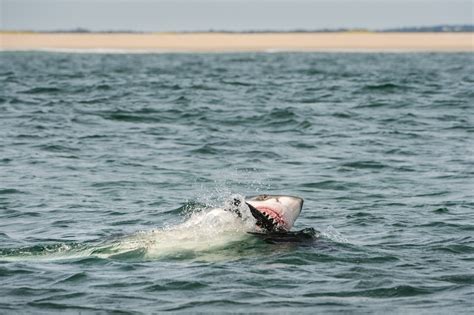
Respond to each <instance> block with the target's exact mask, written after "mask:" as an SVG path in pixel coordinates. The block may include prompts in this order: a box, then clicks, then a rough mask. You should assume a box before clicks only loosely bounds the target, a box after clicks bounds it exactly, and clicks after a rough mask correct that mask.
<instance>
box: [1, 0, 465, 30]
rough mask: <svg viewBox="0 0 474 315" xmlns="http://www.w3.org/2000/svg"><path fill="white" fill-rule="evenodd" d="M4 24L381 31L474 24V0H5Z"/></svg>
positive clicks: (24, 27) (30, 27) (12, 26)
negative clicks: (385, 29)
mask: <svg viewBox="0 0 474 315" xmlns="http://www.w3.org/2000/svg"><path fill="white" fill-rule="evenodd" d="M0 11H1V15H0V28H1V29H4V30H7V29H8V30H59V29H62V30H65V29H73V28H77V27H83V28H87V29H90V30H136V31H196V30H210V29H214V30H292V29H322V28H354V27H363V28H369V29H382V28H391V27H400V26H423V25H436V24H474V21H473V20H474V17H473V15H474V0H312V1H311V0H219V1H218V0H155V1H153V0H0Z"/></svg>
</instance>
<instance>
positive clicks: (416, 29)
mask: <svg viewBox="0 0 474 315" xmlns="http://www.w3.org/2000/svg"><path fill="white" fill-rule="evenodd" d="M0 31H1V32H28V33H105V34H114V33H120V34H146V33H154V32H152V31H150V32H148V31H132V30H101V31H97V30H89V29H86V28H82V27H78V28H75V29H69V30H53V31H31V30H0ZM341 32H375V33H470V32H474V24H470V25H469V24H466V25H434V26H411V27H399V28H389V29H379V30H373V29H366V28H338V29H315V30H310V29H293V30H242V31H229V30H215V29H210V30H196V31H178V32H159V33H230V34H232V33H244V34H253V33H341Z"/></svg>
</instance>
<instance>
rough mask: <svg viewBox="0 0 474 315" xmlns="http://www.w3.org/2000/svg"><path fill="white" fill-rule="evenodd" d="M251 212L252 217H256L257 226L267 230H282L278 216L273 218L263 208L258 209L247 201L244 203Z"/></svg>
mask: <svg viewBox="0 0 474 315" xmlns="http://www.w3.org/2000/svg"><path fill="white" fill-rule="evenodd" d="M246 204H247V206H248V207H249V209H250V212H251V213H252V215H253V217H254V218H255V219H257V226H259V227H260V228H262V229H265V230H267V231H281V230H284V228H283V225H282V223H281V222H280V220H279V218H275V217H274V216H273V215H272V214H271V213H268V212H266V211H265V210H258V209H257V208H255V207H253V206H252V205H250V204H249V203H246Z"/></svg>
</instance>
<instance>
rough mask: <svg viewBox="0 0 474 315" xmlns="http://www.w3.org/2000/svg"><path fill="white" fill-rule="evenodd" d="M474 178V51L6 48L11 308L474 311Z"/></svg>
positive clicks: (0, 97)
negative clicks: (264, 217)
mask: <svg viewBox="0 0 474 315" xmlns="http://www.w3.org/2000/svg"><path fill="white" fill-rule="evenodd" d="M473 178H474V54H472V53H465V54H456V53H447V54H438V53H400V54H388V53H347V54H346V53H239V54H126V53H121V54H118V53H117V54H114V53H97V54H87V53H53V52H2V53H0V313H2V314H17V313H31V314H38V313H64V312H68V313H79V312H81V313H85V314H87V313H125V314H128V313H131V314H149V313H154V312H156V313H158V312H162V311H175V312H179V311H183V312H202V313H207V312H218V313H227V312H231V313H275V312H276V313H298V314H299V313H308V314H310V313H311V314H314V313H364V314H366V313H382V312H389V313H413V314H420V313H426V314H432V313H443V314H448V313H451V314H462V313H465V314H467V313H470V312H472V310H473V308H474V302H473V300H474V268H473V266H474V179H473ZM259 193H271V194H288V195H297V196H301V197H303V198H304V199H305V203H304V207H303V211H302V213H301V215H300V217H299V218H298V220H297V221H296V224H295V226H294V227H293V230H294V231H300V230H304V231H311V229H314V230H315V231H316V232H314V235H313V234H311V233H309V234H311V235H308V237H304V238H301V239H299V238H298V239H276V240H272V239H270V240H269V239H266V238H262V237H257V236H255V235H251V234H249V233H247V231H248V229H249V226H248V224H249V222H246V223H244V222H241V221H239V220H236V219H235V218H234V217H232V218H229V217H227V216H215V215H211V212H212V211H210V210H209V208H211V207H218V206H221V205H222V204H224V203H226V202H228V200H229V198H231V196H235V195H238V196H245V195H255V194H259ZM250 223H251V222H250Z"/></svg>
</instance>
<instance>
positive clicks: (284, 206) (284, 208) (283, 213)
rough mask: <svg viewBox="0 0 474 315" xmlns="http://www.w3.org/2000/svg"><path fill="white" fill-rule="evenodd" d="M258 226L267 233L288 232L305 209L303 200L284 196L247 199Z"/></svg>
mask: <svg viewBox="0 0 474 315" xmlns="http://www.w3.org/2000/svg"><path fill="white" fill-rule="evenodd" d="M245 203H246V205H247V206H248V207H249V209H250V212H251V213H252V216H253V217H254V218H255V219H256V220H257V223H256V224H257V226H258V227H260V228H261V229H263V230H265V231H266V232H288V231H290V229H291V228H292V227H293V224H294V223H295V221H296V219H297V218H298V216H299V215H300V212H301V208H302V207H303V199H302V198H299V197H294V196H284V195H258V196H253V197H249V198H246V200H245Z"/></svg>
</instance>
